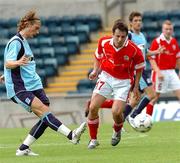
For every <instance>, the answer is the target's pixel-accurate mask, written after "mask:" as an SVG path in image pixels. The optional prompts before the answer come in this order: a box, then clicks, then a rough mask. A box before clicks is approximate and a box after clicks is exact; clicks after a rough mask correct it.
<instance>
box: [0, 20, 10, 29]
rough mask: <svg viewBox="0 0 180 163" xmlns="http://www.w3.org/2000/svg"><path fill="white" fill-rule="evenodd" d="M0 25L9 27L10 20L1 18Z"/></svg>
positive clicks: (5, 27)
mask: <svg viewBox="0 0 180 163" xmlns="http://www.w3.org/2000/svg"><path fill="white" fill-rule="evenodd" d="M0 27H1V28H4V29H8V28H9V24H8V20H6V19H0Z"/></svg>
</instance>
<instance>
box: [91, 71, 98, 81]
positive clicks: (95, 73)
mask: <svg viewBox="0 0 180 163" xmlns="http://www.w3.org/2000/svg"><path fill="white" fill-rule="evenodd" d="M97 76H98V71H95V70H93V71H92V72H91V73H90V74H89V80H95V79H96V78H97Z"/></svg>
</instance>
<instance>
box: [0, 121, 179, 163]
mask: <svg viewBox="0 0 180 163" xmlns="http://www.w3.org/2000/svg"><path fill="white" fill-rule="evenodd" d="M70 127H72V128H73V127H74V126H70ZM125 129H126V130H127V131H126V132H125V133H123V135H122V140H121V142H120V144H119V145H117V146H116V147H112V146H111V145H110V138H111V134H112V128H111V124H103V125H101V128H100V134H99V142H100V146H99V147H98V148H96V149H94V150H88V149H87V144H88V141H89V138H88V133H87V131H86V132H85V134H84V135H83V136H82V139H81V142H80V144H78V145H73V144H71V143H69V142H68V140H67V139H66V138H64V137H63V136H59V135H58V134H56V133H55V132H53V131H51V130H49V129H48V130H47V131H46V133H45V134H44V135H43V137H42V138H41V139H40V140H38V142H36V143H35V144H33V146H32V149H33V151H35V152H37V153H39V154H40V156H38V157H26V156H24V157H16V156H15V150H16V148H17V147H18V146H19V144H20V143H21V141H22V140H23V138H24V136H25V135H26V133H28V130H29V129H21V128H16V129H0V163H180V122H161V123H155V124H154V126H153V128H152V130H151V131H150V132H148V133H138V132H135V131H133V130H132V129H131V128H130V127H129V126H125Z"/></svg>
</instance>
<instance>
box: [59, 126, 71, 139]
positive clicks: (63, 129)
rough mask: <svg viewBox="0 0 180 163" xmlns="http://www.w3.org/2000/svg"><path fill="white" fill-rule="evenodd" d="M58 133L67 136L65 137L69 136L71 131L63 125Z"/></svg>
mask: <svg viewBox="0 0 180 163" xmlns="http://www.w3.org/2000/svg"><path fill="white" fill-rule="evenodd" d="M57 131H58V132H60V133H61V134H63V135H65V136H68V135H69V133H70V132H71V130H70V129H69V128H67V127H66V126H65V125H63V124H62V125H61V126H60V127H59V128H58V130H57Z"/></svg>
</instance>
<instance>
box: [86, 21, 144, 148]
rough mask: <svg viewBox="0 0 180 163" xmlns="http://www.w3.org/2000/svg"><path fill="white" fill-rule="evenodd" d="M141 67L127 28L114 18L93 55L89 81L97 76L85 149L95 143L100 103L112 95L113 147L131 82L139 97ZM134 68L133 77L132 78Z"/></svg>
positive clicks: (137, 52) (138, 55)
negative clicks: (88, 136) (107, 34)
mask: <svg viewBox="0 0 180 163" xmlns="http://www.w3.org/2000/svg"><path fill="white" fill-rule="evenodd" d="M143 68H144V58H143V55H142V52H141V50H140V49H139V48H138V47H137V46H136V45H135V44H134V43H133V42H132V41H130V40H129V39H128V27H127V25H126V24H125V23H124V22H123V21H122V20H120V19H119V20H117V21H115V23H114V26H113V28H112V36H109V37H102V38H101V39H100V40H99V42H98V47H97V50H96V52H95V55H94V68H93V71H92V72H91V73H90V75H89V79H90V80H94V79H96V78H97V76H98V73H99V70H101V73H100V75H99V76H98V81H97V84H96V87H95V88H94V91H93V94H92V97H91V103H90V107H89V114H88V120H87V121H88V127H89V134H90V142H89V145H88V148H89V149H93V148H96V146H98V145H99V143H98V141H97V132H98V126H99V116H98V110H99V108H100V107H101V105H102V103H103V102H104V101H105V100H106V99H107V98H108V96H110V95H111V94H113V99H114V101H113V105H112V115H113V120H114V125H113V135H112V140H111V145H112V146H115V145H117V144H118V143H119V141H120V139H121V129H122V126H123V121H124V119H123V116H122V113H123V111H124V108H125V106H126V100H127V97H128V94H129V91H130V88H131V85H132V83H134V87H133V93H134V96H135V97H136V98H139V80H140V77H141V73H142V70H143ZM134 71H136V78H135V81H134V82H133V79H134Z"/></svg>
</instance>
